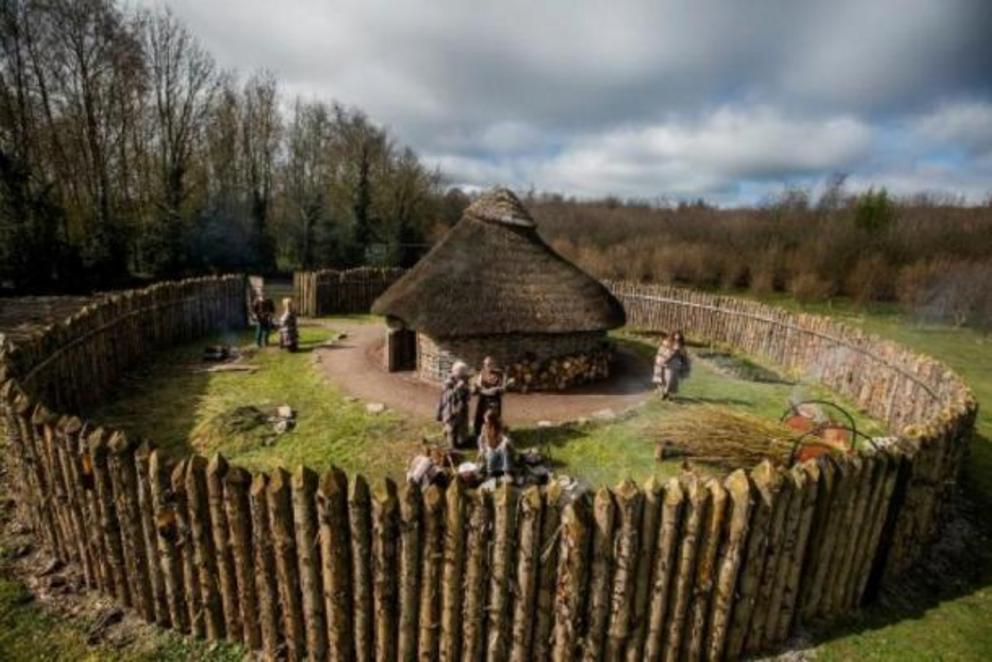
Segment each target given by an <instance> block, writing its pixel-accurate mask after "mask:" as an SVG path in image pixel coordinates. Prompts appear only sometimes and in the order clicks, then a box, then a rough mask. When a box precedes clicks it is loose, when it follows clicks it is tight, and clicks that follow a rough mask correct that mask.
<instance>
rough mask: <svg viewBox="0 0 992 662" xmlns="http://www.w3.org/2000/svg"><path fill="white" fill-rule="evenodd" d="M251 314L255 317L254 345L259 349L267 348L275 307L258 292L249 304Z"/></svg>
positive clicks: (270, 300)
mask: <svg viewBox="0 0 992 662" xmlns="http://www.w3.org/2000/svg"><path fill="white" fill-rule="evenodd" d="M251 314H252V315H253V316H254V317H255V344H256V345H258V346H259V347H267V346H268V344H269V334H270V333H271V332H272V317H273V316H274V315H275V314H276V305H275V304H274V303H272V299H269V298H267V297H266V296H265V294H264V293H263V292H262V291H261V290H259V291H258V294H256V295H255V298H254V299H253V300H252V302H251Z"/></svg>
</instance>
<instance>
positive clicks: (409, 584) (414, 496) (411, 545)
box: [396, 483, 471, 662]
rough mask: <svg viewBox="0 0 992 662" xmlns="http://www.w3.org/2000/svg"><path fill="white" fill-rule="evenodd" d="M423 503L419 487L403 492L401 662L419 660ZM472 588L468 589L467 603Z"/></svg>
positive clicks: (399, 646) (400, 605) (407, 487)
mask: <svg viewBox="0 0 992 662" xmlns="http://www.w3.org/2000/svg"><path fill="white" fill-rule="evenodd" d="M422 512H423V499H422V497H421V494H420V488H419V487H418V486H417V485H416V484H415V483H407V484H406V485H404V486H403V489H402V490H401V492H400V525H399V527H400V551H399V605H398V608H399V617H398V629H399V633H398V641H397V651H396V657H397V659H398V660H399V661H400V662H413V661H414V660H416V659H417V625H418V622H419V615H420V565H421V563H420V537H421V525H420V520H421V513H422ZM470 591H471V587H470V586H466V589H465V592H466V597H465V599H466V602H467V601H468V594H469V592H470Z"/></svg>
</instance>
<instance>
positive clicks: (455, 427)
mask: <svg viewBox="0 0 992 662" xmlns="http://www.w3.org/2000/svg"><path fill="white" fill-rule="evenodd" d="M511 383H512V380H507V379H506V376H505V375H504V373H503V371H502V370H500V369H499V368H498V367H497V366H496V362H495V361H494V360H493V358H492V357H491V356H487V357H486V358H485V359H484V360H483V362H482V369H481V370H480V371H479V372H478V374H477V375H476V376H475V378H474V379H472V378H471V376H470V375H469V368H468V365H467V364H466V363H464V362H463V361H457V362H455V364H454V365H453V366H451V374H450V375H449V376H448V378H447V380H445V382H444V389H443V390H442V391H441V400H440V401H439V402H438V408H437V420H438V422H440V423H441V424H442V425H443V426H444V437H445V440H446V441H447V443H448V445H449V446H450V447H451V448H455V449H463V448H466V447H469V446H470V445H471V440H473V439H474V440H475V442H476V447H477V448H478V451H479V460H480V462H481V464H482V469H483V470H484V471H485V474H486V475H487V476H490V477H499V476H504V475H512V473H513V444H512V442H511V441H510V437H509V436H508V435H507V433H506V428H505V427H504V425H503V393H505V392H506V389H507V387H508V386H510V384H511ZM473 395H474V396H475V399H476V403H475V412H474V417H473V420H472V430H471V435H470V432H469V413H470V412H469V409H470V407H471V401H472V396H473Z"/></svg>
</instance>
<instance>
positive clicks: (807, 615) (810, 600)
mask: <svg viewBox="0 0 992 662" xmlns="http://www.w3.org/2000/svg"><path fill="white" fill-rule="evenodd" d="M816 465H817V467H818V470H819V475H820V480H819V481H818V487H817V494H816V506H815V508H814V512H813V521H812V524H811V526H810V534H809V542H808V543H807V549H808V551H807V554H806V556H807V558H806V560H805V561H804V562H803V569H802V572H801V576H800V582H799V586H800V593H799V601H798V604H797V605H796V610H797V613H796V619H797V620H799V621H800V622H802V621H808V620H809V619H811V618H813V616H814V615H815V613H816V605H817V602H818V601H819V591H820V588H821V587H822V581H821V583H820V584H819V585H818V584H817V575H818V573H819V567H820V565H821V564H822V563H823V562H824V556H825V555H826V551H827V550H826V547H827V540H826V536H827V533H828V532H829V531H828V530H829V524H830V518H831V516H832V514H833V512H832V505H833V500H834V496H835V493H836V466H837V465H836V464H834V462H833V461H832V460H829V459H824V460H821V461H817V462H816Z"/></svg>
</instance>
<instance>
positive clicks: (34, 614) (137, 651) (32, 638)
mask: <svg viewBox="0 0 992 662" xmlns="http://www.w3.org/2000/svg"><path fill="white" fill-rule="evenodd" d="M89 627H90V624H89V623H87V622H82V621H80V620H78V619H74V620H72V621H68V620H66V619H62V618H59V617H58V616H56V615H54V614H52V613H51V612H49V611H48V610H46V609H45V608H43V607H42V606H41V605H39V604H37V603H35V602H34V598H33V596H32V595H31V593H30V592H28V590H27V589H26V588H25V587H24V585H23V584H21V583H20V582H18V581H16V580H13V579H9V578H7V576H6V575H5V574H4V572H3V569H2V568H0V659H2V660H5V661H9V662H21V661H23V662H36V661H37V662H47V661H51V662H60V661H62V660H94V661H95V660H119V661H121V662H153V661H159V660H161V661H163V662H169V661H173V660H174V661H175V662H181V661H183V660H203V661H204V662H206V661H209V662H237V661H238V660H242V659H243V658H244V651H243V650H242V649H241V648H240V647H239V646H234V645H230V644H216V645H214V644H208V643H206V642H204V641H202V640H197V639H191V638H186V637H183V636H181V635H178V634H174V633H172V632H171V631H168V630H156V629H154V628H152V627H150V626H149V627H147V628H145V630H144V631H143V635H142V636H140V637H137V638H136V639H135V640H132V641H129V642H128V643H126V645H123V646H111V645H108V644H96V645H94V644H91V643H89V642H88V639H89V636H90V633H89Z"/></svg>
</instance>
